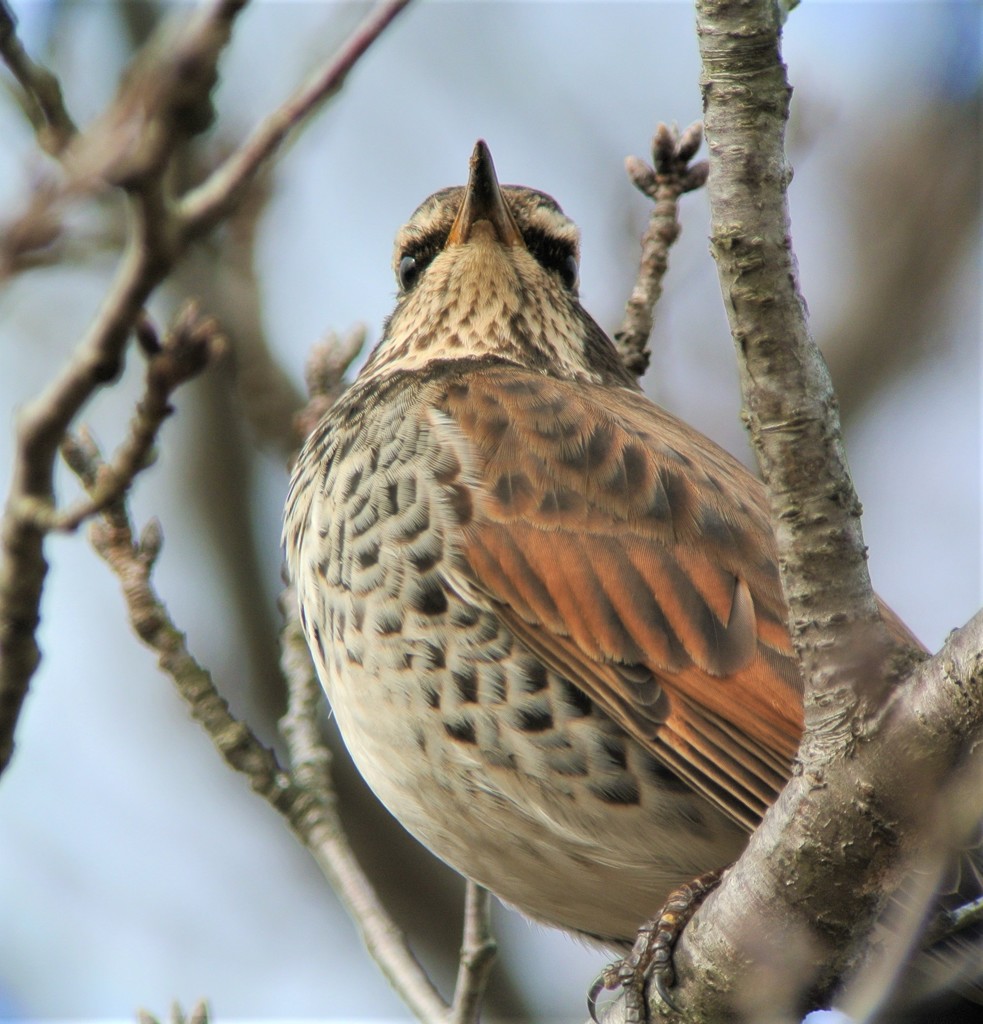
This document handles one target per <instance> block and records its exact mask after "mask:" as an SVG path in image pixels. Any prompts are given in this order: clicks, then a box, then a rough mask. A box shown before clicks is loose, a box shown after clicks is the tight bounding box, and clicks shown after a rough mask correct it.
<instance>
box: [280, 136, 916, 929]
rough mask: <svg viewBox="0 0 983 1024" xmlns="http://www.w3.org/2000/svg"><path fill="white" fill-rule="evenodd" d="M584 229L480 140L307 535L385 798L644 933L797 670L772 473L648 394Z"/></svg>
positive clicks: (369, 761)
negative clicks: (617, 326) (590, 304)
mask: <svg viewBox="0 0 983 1024" xmlns="http://www.w3.org/2000/svg"><path fill="white" fill-rule="evenodd" d="M578 244H579V242H578V237H577V231H576V228H575V227H574V226H573V224H571V223H570V221H568V220H567V219H566V218H565V217H564V216H563V214H562V212H561V211H560V208H559V207H558V206H557V205H556V203H555V202H554V201H553V200H552V199H550V198H549V197H548V196H546V195H544V194H543V193H541V192H535V191H533V190H531V189H524V188H517V187H506V188H505V189H499V187H498V185H497V182H496V181H495V179H494V172H493V170H492V169H491V162H490V157H488V155H487V151H485V150H482V149H481V147H479V149H478V150H476V156H475V159H474V163H473V173H472V180H471V182H470V183H469V186H468V187H467V188H466V189H462V188H457V189H446V190H444V191H442V192H438V193H436V194H435V195H434V196H431V197H430V199H428V200H427V201H426V202H425V203H423V204H422V205H421V206H420V207H419V208H418V210H417V211H416V213H415V214H414V215H413V218H412V219H411V221H410V223H409V224H408V225H407V226H406V227H405V228H404V229H403V230H402V231H401V232H400V234H399V237H398V238H397V242H396V252H395V258H394V267H395V268H396V271H397V274H398V276H399V279H400V280H401V282H402V286H401V291H400V295H399V298H398V300H397V305H396V309H395V311H394V312H393V314H392V316H391V317H390V319H389V321H388V322H387V325H386V330H385V334H384V337H383V339H382V341H381V342H380V344H379V346H378V347H377V348H376V350H375V351H374V352H373V354H372V356H371V357H370V359H369V361H368V362H367V364H366V366H365V368H364V369H363V371H362V372H361V374H360V375H359V377H358V379H357V380H356V382H355V383H354V385H353V386H352V387H351V388H350V389H349V391H348V392H347V393H346V394H345V395H344V396H343V397H342V398H341V399H340V400H339V401H338V402H337V404H336V405H335V406H334V407H333V408H332V409H331V410H330V411H329V412H328V414H327V415H326V416H325V418H324V419H323V421H322V422H321V423H320V425H319V426H318V428H317V429H316V430H315V432H314V434H313V435H312V436H311V438H310V439H309V440H308V442H307V445H306V446H305V448H304V451H303V452H302V454H301V456H300V458H299V460H298V462H297V466H296V469H295V472H294V477H293V481H292V484H291V490H290V496H289V499H288V504H287V510H286V519H285V528H284V533H285V540H286V547H287V556H288V562H289V566H290V572H291V575H292V576H293V579H294V581H295V583H296V586H297V592H298V598H299V601H300V606H301V609H302V621H303V622H304V623H305V629H306V631H307V635H308V638H309V641H310V645H311V650H312V653H313V656H314V659H315V662H316V663H317V667H318V672H319V674H320V676H321V679H322V681H323V683H324V686H325V689H326V691H327V694H328V697H329V699H330V701H331V704H332V707H333V708H334V712H335V714H336V716H337V720H338V724H339V727H340V729H341V732H342V735H343V736H344V737H345V740H346V742H347V744H348V746H349V748H350V750H351V752H352V756H353V757H354V759H355V762H356V764H357V765H358V767H359V769H360V770H361V772H362V773H363V775H364V776H365V778H366V779H367V781H368V782H369V784H370V785H371V786H372V788H373V789H374V790H375V792H376V793H377V794H378V796H379V797H380V798H381V799H382V801H383V802H384V803H385V804H386V805H387V806H388V807H389V808H390V810H392V812H393V813H394V814H395V815H396V816H397V817H398V818H399V819H400V820H401V821H402V822H403V824H404V825H405V826H406V827H407V828H408V829H409V830H410V831H411V832H412V833H413V834H414V835H416V836H417V837H418V838H419V839H420V840H421V841H422V842H424V843H425V844H426V845H427V846H429V847H430V848H431V849H432V850H433V851H434V852H435V853H436V854H437V855H438V856H440V857H442V858H443V859H444V860H446V861H448V862H449V863H450V864H452V865H453V866H454V867H456V868H457V869H458V870H459V871H461V872H462V873H464V874H466V875H468V876H470V877H471V878H473V879H475V880H477V881H478V882H480V883H482V884H483V885H485V886H487V887H488V888H490V889H491V890H493V891H494V892H496V893H497V894H498V895H499V896H500V897H502V898H503V899H504V900H506V901H508V902H509V903H512V904H514V905H516V906H517V907H519V908H520V909H521V910H523V911H525V912H526V913H527V914H529V915H531V916H532V917H535V918H537V919H539V920H541V921H545V922H547V923H550V924H555V925H559V926H561V927H565V928H568V929H571V930H574V931H577V932H580V933H582V934H585V935H590V936H594V937H600V938H602V939H604V940H606V941H612V942H626V941H630V940H631V939H632V937H633V936H634V933H635V930H636V928H637V926H638V925H639V924H640V922H641V921H642V920H643V919H645V918H646V917H647V916H649V915H651V914H653V913H655V912H656V911H657V910H658V909H659V908H660V906H661V905H662V903H663V902H664V900H665V899H666V897H667V895H668V894H669V892H670V891H671V890H672V889H673V888H675V887H676V886H679V885H681V884H682V883H685V882H688V881H689V880H690V879H692V878H693V877H695V876H696V875H699V874H701V873H703V872H706V871H709V870H711V869H714V868H719V867H722V866H724V865H726V864H728V863H729V862H730V861H732V860H733V859H734V858H735V857H736V856H737V854H738V853H739V852H740V850H741V848H742V847H743V845H744V843H745V841H746V837H747V835H748V833H749V831H750V830H751V829H752V828H753V827H754V826H755V824H756V823H757V821H758V820H759V819H760V817H761V815H762V814H763V813H764V811H765V809H766V808H767V807H768V805H769V804H770V803H771V802H772V801H773V800H774V799H775V797H776V795H777V794H778V792H779V790H780V789H781V787H782V785H783V783H784V781H785V779H786V778H787V777H788V773H789V771H790V769H791V762H792V758H793V756H794V754H795V750H796V747H797V744H798V741H799V735H800V731H801V719H802V707H801V684H800V679H799V674H798V668H797V664H796V662H795V659H794V657H793V654H792V646H791V642H790V639H789V635H788V631H787V627H786V623H785V619H786V613H785V605H784V602H783V598H782V593H781V589H780V586H779V580H778V572H777V567H776V554H775V547H774V541H773V537H772V531H771V525H770V521H769V516H768V510H767V505H766V502H765V497H764V494H763V491H762V489H761V487H760V485H759V484H758V482H757V481H756V480H755V479H754V478H753V477H752V476H750V474H748V473H747V471H746V470H744V469H743V468H742V467H741V466H740V465H739V464H738V463H737V462H736V461H735V460H734V459H732V458H731V457H730V456H728V455H727V454H726V453H725V452H723V451H721V450H720V449H719V448H718V447H717V446H716V445H714V444H713V443H712V442H710V441H709V440H707V439H706V438H705V437H702V436H701V435H700V434H698V433H697V432H695V431H694V430H692V429H691V428H690V427H687V426H686V425H685V424H683V423H681V422H680V421H678V420H676V419H674V418H673V417H671V416H670V415H669V414H667V413H665V412H663V411H662V410H661V409H659V408H658V407H657V406H655V405H653V404H652V403H651V402H650V401H649V400H648V399H646V398H645V397H644V396H643V395H642V394H641V393H640V392H639V391H638V389H637V387H636V385H635V383H634V381H633V379H632V378H631V377H630V376H629V375H628V374H627V372H626V371H625V369H624V367H623V366H622V364H621V361H620V359H619V358H618V355H617V353H616V351H615V349H614V347H613V346H612V344H611V342H610V341H609V340H608V339H607V337H606V336H605V335H604V333H603V332H602V331H601V330H600V328H599V327H598V326H597V325H596V324H595V323H594V321H593V320H592V319H591V318H590V316H589V315H588V314H587V313H586V312H585V311H584V310H583V308H582V307H581V305H580V303H579V301H578V298H577V293H576V283H575V277H576V274H575V265H571V260H575V258H576V254H577V250H578ZM891 621H892V623H893V624H894V627H895V628H896V629H898V630H899V631H903V627H902V626H901V625H900V624H899V623H897V622H896V620H893V619H892V620H891Z"/></svg>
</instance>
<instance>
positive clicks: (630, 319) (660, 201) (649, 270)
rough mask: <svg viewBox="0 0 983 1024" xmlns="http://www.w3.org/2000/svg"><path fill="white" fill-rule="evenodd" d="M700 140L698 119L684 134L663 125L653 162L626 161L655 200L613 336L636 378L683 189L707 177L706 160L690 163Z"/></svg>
mask: <svg viewBox="0 0 983 1024" xmlns="http://www.w3.org/2000/svg"><path fill="white" fill-rule="evenodd" d="M702 141H703V125H701V124H700V123H699V122H696V123H695V124H691V125H690V126H689V128H687V129H686V131H684V132H683V133H682V134H681V135H680V134H679V132H678V131H677V130H676V129H675V128H669V127H667V126H666V125H664V124H660V125H659V126H658V127H657V128H656V130H655V138H654V139H653V141H652V162H653V164H654V167H649V165H648V164H646V163H645V162H644V161H643V160H639V159H638V157H634V156H630V157H628V159H627V160H626V161H625V168H626V170H627V171H628V177H629V178H631V180H632V183H633V184H634V185H635V187H636V188H637V189H638V190H639V191H640V192H644V193H645V195H647V196H648V197H649V198H650V199H652V200H653V201H654V202H655V206H654V207H653V209H652V213H651V215H650V217H649V222H648V227H646V229H645V234H644V235H642V256H641V260H640V262H639V267H638V279H637V280H636V282H635V287H634V288H633V289H632V292H631V296H630V298H629V299H628V302H627V305H626V306H625V316H624V319H623V320H622V322H621V327H620V328H619V329H618V330H617V331H616V332H615V335H614V340H615V344H616V345H617V346H618V351H619V352H620V353H621V358H622V359H623V360H624V363H625V366H626V367H627V368H628V370H629V371H630V372H631V373H633V374H634V375H635V376H636V377H641V376H642V374H643V373H645V371H646V370H647V369H648V365H649V360H650V358H651V353H650V352H649V347H648V342H649V337H650V335H651V334H652V316H653V311H654V310H655V304H656V303H657V302H658V301H659V297H660V296H661V295H662V278H663V277H664V276H665V273H666V270H667V268H668V266H669V249H670V247H671V246H672V245H673V243H674V242H675V241H676V239H677V238H678V237H679V233H680V231H681V230H682V228H681V227H680V224H679V215H678V214H679V197H680V196H681V195H682V194H683V193H684V192H692V191H693V190H694V189H698V188H701V187H702V186H703V184H704V183H705V182H706V180H707V170H708V165H707V163H706V161H704V160H701V161H700V162H698V163H695V164H692V165H691V164H690V160H692V159H693V157H694V156H695V155H696V152H697V150H698V149H699V148H700V143H701V142H702Z"/></svg>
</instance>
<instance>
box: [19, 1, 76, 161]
mask: <svg viewBox="0 0 983 1024" xmlns="http://www.w3.org/2000/svg"><path fill="white" fill-rule="evenodd" d="M0 57H2V58H3V62H4V64H6V65H7V67H8V68H9V69H10V71H11V73H12V74H13V76H14V78H16V79H17V82H18V84H19V85H20V87H21V91H20V92H19V93H17V92H15V95H16V97H17V99H18V101H19V102H20V105H21V109H22V110H23V111H24V113H25V114H26V115H27V118H28V119H29V120H30V122H31V124H32V125H33V126H34V131H35V133H36V134H37V139H38V145H39V146H40V147H41V148H42V149H43V150H44V151H45V152H46V153H50V154H51V155H52V156H60V155H61V153H62V152H63V151H64V149H65V147H66V146H67V145H68V143H69V142H70V141H71V140H72V138H73V137H74V135H75V133H76V132H77V131H78V129H77V128H76V127H75V122H74V121H73V120H72V116H71V114H69V112H68V110H67V109H66V108H65V101H64V98H63V97H62V94H61V83H60V82H59V81H58V79H57V78H56V77H55V76H54V75H53V74H52V73H51V72H50V71H49V70H48V69H47V68H45V67H43V66H42V65H40V64H38V63H36V62H35V61H33V60H31V58H30V57H29V56H28V54H27V51H26V50H25V49H24V47H23V46H22V45H21V41H20V39H19V38H18V36H17V18H16V17H15V16H14V12H13V11H12V10H11V9H10V5H9V4H8V3H7V0H0Z"/></svg>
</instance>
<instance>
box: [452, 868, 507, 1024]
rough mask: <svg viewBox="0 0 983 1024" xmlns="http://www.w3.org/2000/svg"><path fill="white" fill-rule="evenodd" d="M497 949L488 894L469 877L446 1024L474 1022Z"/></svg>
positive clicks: (469, 1023)
mask: <svg viewBox="0 0 983 1024" xmlns="http://www.w3.org/2000/svg"><path fill="white" fill-rule="evenodd" d="M497 952H498V943H497V942H496V941H495V937H494V936H493V935H492V930H491V895H490V894H489V892H488V890H487V889H483V888H482V887H481V886H480V885H478V884H477V883H476V882H472V881H468V883H467V888H466V890H465V894H464V938H463V941H462V942H461V957H460V960H459V962H458V968H457V982H456V983H455V985H454V1001H453V1003H452V1005H451V1010H450V1015H449V1017H448V1024H477V1021H478V1020H479V1019H480V1017H481V1000H482V998H483V996H484V994H485V988H486V987H487V985H488V979H489V977H490V976H491V970H492V967H494V965H495V955H496V953H497Z"/></svg>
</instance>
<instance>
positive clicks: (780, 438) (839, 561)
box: [697, 0, 892, 760]
mask: <svg viewBox="0 0 983 1024" xmlns="http://www.w3.org/2000/svg"><path fill="white" fill-rule="evenodd" d="M697 21H698V27H697V31H698V33H699V42H700V53H701V57H702V61H703V73H702V78H701V84H702V87H703V97H704V108H705V129H706V136H707V143H708V146H709V151H710V181H709V186H708V188H709V194H710V211H711V248H712V251H713V255H714V257H715V259H716V261H717V269H718V273H719V276H720V282H721V289H722V291H723V295H724V304H725V307H726V310H727V315H728V318H729V320H730V326H731V333H732V334H733V337H734V341H735V344H736V345H737V348H738V354H739V360H738V362H739V365H740V371H741V386H742V391H743V393H744V416H745V417H746V420H747V424H748V427H749V430H750V434H751V441H752V445H753V447H754V451H755V454H756V456H757V458H758V464H759V466H760V468H761V473H762V476H763V478H764V480H765V482H766V484H767V485H768V490H769V493H770V495H771V499H772V512H773V515H774V519H775V523H776V535H777V539H778V548H779V558H780V563H779V564H780V568H781V572H782V583H783V587H784V589H785V594H786V597H787V600H788V604H789V615H790V626H791V629H792V636H793V640H794V641H795V644H796V648H797V650H798V652H799V657H800V660H801V662H802V665H803V669H804V674H805V677H806V679H807V688H806V723H807V727H808V726H815V728H809V729H808V736H807V741H806V747H805V748H804V754H805V756H806V757H807V758H808V757H810V756H812V754H811V753H810V752H811V751H812V749H813V747H814V746H815V745H820V746H822V745H825V744H827V743H828V744H829V745H830V747H831V748H832V749H835V748H836V747H837V746H838V745H839V744H840V743H841V741H842V738H843V736H842V730H844V729H848V728H849V725H848V722H849V719H850V716H851V715H853V714H855V713H856V709H857V707H858V705H860V704H864V705H867V706H869V708H870V710H876V707H877V706H878V704H879V703H880V702H881V700H883V698H884V695H885V692H886V687H887V685H888V684H889V682H890V678H891V672H890V671H889V670H888V668H887V666H886V662H883V661H882V659H884V658H886V655H887V654H888V653H889V652H890V651H891V650H892V644H891V641H890V638H889V635H888V633H887V629H886V627H885V626H884V625H883V624H882V623H881V621H880V617H879V613H878V607H877V603H876V600H875V598H874V593H873V590H872V588H871V583H870V577H869V574H868V571H867V561H866V548H865V547H864V541H863V534H862V531H861V526H860V512H861V509H860V502H859V500H858V498H857V495H856V493H855V491H854V488H853V483H852V481H851V479H850V474H849V470H848V468H847V463H846V455H845V453H844V450H843V443H842V438H841V434H840V424H839V416H838V410H837V404H836V397H835V395H834V394H833V389H832V385H831V383H830V379H829V374H828V372H827V369H826V364H825V363H824V361H823V359H822V356H821V355H820V354H819V350H818V349H817V347H816V345H815V344H814V342H813V340H812V338H811V337H810V335H809V332H808V328H807V326H806V313H805V303H804V301H803V299H802V296H801V294H800V293H799V289H798V282H797V276H796V266H795V259H794V256H793V254H792V247H791V239H790V237H789V214H788V205H787V199H786V186H787V183H788V180H789V177H790V170H789V168H788V165H787V164H786V161H785V153H784V148H783V147H784V131H785V123H786V120H787V116H788V104H789V97H790V95H791V89H790V87H789V85H788V82H787V79H786V75H785V66H784V64H783V63H782V60H781V56H780V52H779V45H780V25H779V10H778V8H777V7H776V6H775V5H774V4H773V3H772V2H770V0H745V2H735V0H701V2H699V3H698V4H697ZM878 652H880V655H879V654H878ZM815 756H817V757H818V758H819V759H820V760H821V759H822V757H823V756H824V754H823V751H822V750H821V749H820V750H818V751H816V754H815Z"/></svg>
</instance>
